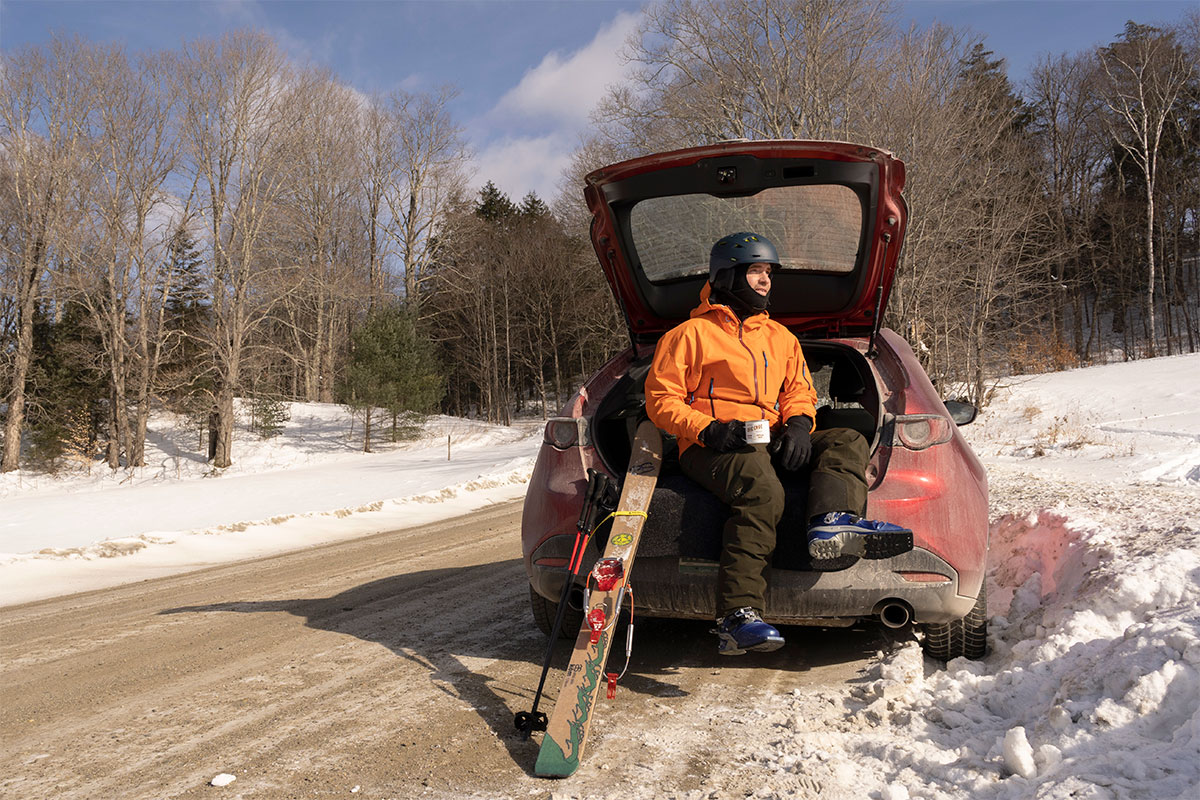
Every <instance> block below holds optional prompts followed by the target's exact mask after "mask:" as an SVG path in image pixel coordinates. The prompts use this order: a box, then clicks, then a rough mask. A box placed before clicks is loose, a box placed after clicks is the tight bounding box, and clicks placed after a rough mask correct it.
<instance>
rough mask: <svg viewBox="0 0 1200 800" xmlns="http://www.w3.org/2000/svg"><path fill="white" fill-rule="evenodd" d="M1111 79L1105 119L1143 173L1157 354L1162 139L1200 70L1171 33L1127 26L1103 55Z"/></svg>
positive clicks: (1149, 309) (1150, 313)
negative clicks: (1158, 192)
mask: <svg viewBox="0 0 1200 800" xmlns="http://www.w3.org/2000/svg"><path fill="white" fill-rule="evenodd" d="M1098 58H1099V62H1100V67H1101V69H1102V70H1103V72H1104V75H1105V76H1106V77H1107V81H1106V83H1105V86H1104V88H1103V93H1104V102H1105V105H1106V107H1107V110H1108V114H1107V115H1106V120H1107V121H1108V125H1109V129H1110V131H1111V133H1112V136H1113V139H1115V140H1116V142H1117V143H1118V144H1119V145H1120V147H1121V148H1122V149H1123V150H1124V151H1125V153H1126V154H1127V155H1128V156H1129V158H1130V159H1132V160H1133V162H1134V163H1135V164H1136V165H1137V167H1138V169H1139V170H1140V171H1141V174H1142V179H1143V188H1144V189H1145V192H1146V219H1145V229H1144V231H1145V237H1146V242H1145V246H1146V315H1147V320H1148V324H1149V344H1150V355H1154V353H1155V341H1156V338H1157V336H1158V329H1157V325H1156V322H1155V306H1154V289H1155V280H1156V270H1157V262H1156V260H1155V242H1156V239H1157V231H1156V230H1155V193H1156V192H1155V190H1156V186H1157V184H1158V166H1159V154H1160V151H1161V149H1162V145H1163V137H1164V135H1165V133H1166V131H1167V127H1168V126H1169V125H1170V124H1171V120H1172V115H1173V114H1174V113H1175V112H1176V106H1177V104H1178V102H1179V99H1180V95H1181V93H1182V92H1183V91H1184V88H1185V87H1186V86H1187V84H1188V81H1189V79H1192V78H1193V77H1194V73H1195V70H1196V69H1197V67H1196V65H1195V64H1194V63H1189V60H1188V59H1187V57H1186V53H1185V51H1184V49H1183V48H1182V47H1180V46H1179V44H1178V43H1177V42H1176V40H1175V34H1174V33H1173V32H1172V31H1164V30H1160V29H1158V28H1151V27H1147V26H1143V25H1137V24H1135V23H1132V22H1130V23H1128V24H1127V25H1126V26H1125V32H1124V33H1123V34H1122V35H1121V38H1120V40H1119V41H1117V42H1114V43H1113V44H1111V45H1109V46H1108V47H1104V48H1101V49H1100V50H1099V52H1098Z"/></svg>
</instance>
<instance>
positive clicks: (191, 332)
mask: <svg viewBox="0 0 1200 800" xmlns="http://www.w3.org/2000/svg"><path fill="white" fill-rule="evenodd" d="M204 268H205V262H204V258H203V257H202V256H201V255H200V251H199V249H198V248H197V246H196V240H195V239H194V238H193V237H192V235H191V234H190V233H189V232H188V230H187V228H186V227H184V226H182V225H181V226H180V227H179V228H178V230H176V231H175V234H174V235H173V236H172V237H171V241H170V243H169V244H168V246H167V254H166V269H164V270H162V275H163V279H162V285H161V286H160V287H159V292H160V300H161V302H162V304H163V311H164V319H163V325H164V327H165V328H166V330H167V331H168V332H169V338H168V340H167V343H168V347H169V351H168V353H167V355H166V357H165V358H164V359H163V365H162V369H161V375H162V377H163V384H164V385H162V386H160V387H159V389H160V390H161V392H162V395H163V396H164V397H166V398H168V401H169V403H170V404H171V405H172V406H173V407H174V408H175V409H176V410H178V411H182V412H184V413H188V414H191V415H193V416H194V417H196V419H197V423H198V424H203V423H205V422H206V421H207V417H208V410H209V406H210V405H211V397H210V393H209V391H208V390H209V389H211V383H212V381H211V377H210V375H209V374H208V372H207V369H206V365H205V364H204V363H203V361H204V345H203V343H202V333H203V331H204V329H205V328H206V327H207V326H208V324H209V322H210V318H211V313H210V312H211V309H210V306H209V301H208V296H209V293H208V290H207V287H206V286H205V282H206V280H207V276H206V275H205V271H204Z"/></svg>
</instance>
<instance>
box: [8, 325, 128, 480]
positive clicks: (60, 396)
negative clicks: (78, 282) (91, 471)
mask: <svg viewBox="0 0 1200 800" xmlns="http://www.w3.org/2000/svg"><path fill="white" fill-rule="evenodd" d="M86 320H87V312H86V311H85V310H84V309H83V308H82V307H81V306H79V305H78V304H76V303H67V304H66V306H65V307H64V309H63V311H62V314H61V315H60V318H59V320H58V322H57V323H55V322H53V321H52V320H51V319H50V317H49V316H48V315H47V314H46V313H45V312H44V311H43V310H39V312H38V314H37V318H36V320H35V323H34V360H33V363H32V365H31V368H30V372H29V378H28V389H27V392H28V394H27V397H28V402H29V405H28V409H27V417H26V419H27V423H28V426H29V434H30V442H31V444H32V449H31V452H30V456H31V458H32V460H33V462H34V463H35V464H38V465H40V466H43V467H45V468H47V469H51V470H53V469H55V468H57V466H58V465H59V464H60V463H61V461H62V460H64V459H65V460H69V461H75V462H78V463H80V464H83V465H85V466H90V464H91V462H92V458H93V456H94V455H95V454H96V453H97V452H98V451H97V447H98V444H97V442H98V440H99V436H100V433H101V430H102V426H103V422H104V419H105V411H104V408H105V404H106V403H107V402H108V398H107V397H106V395H107V391H108V388H107V383H106V382H105V381H103V380H98V379H97V378H98V374H97V371H96V369H95V367H94V365H95V364H96V363H97V361H96V358H95V355H96V354H97V353H98V352H99V351H100V349H101V347H100V343H99V341H98V339H97V337H96V335H95V332H94V331H92V330H91V329H89V328H88V327H87V324H86Z"/></svg>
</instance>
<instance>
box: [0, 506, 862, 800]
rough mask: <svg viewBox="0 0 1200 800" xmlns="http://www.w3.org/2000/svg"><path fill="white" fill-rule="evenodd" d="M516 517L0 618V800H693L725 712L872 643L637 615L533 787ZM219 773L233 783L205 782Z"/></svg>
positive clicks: (514, 513) (710, 767)
mask: <svg viewBox="0 0 1200 800" xmlns="http://www.w3.org/2000/svg"><path fill="white" fill-rule="evenodd" d="M519 524H520V504H519V503H511V504H506V505H502V506H496V507H494V508H491V509H488V510H485V511H482V512H476V513H474V514H473V515H471V516H469V517H464V518H461V519H456V520H450V521H446V522H442V523H438V524H434V525H429V526H425V527H421V528H414V529H409V530H402V531H395V532H390V533H385V534H379V535H376V536H372V537H369V538H364V539H359V540H356V541H352V542H348V543H342V544H337V545H333V546H327V547H321V548H317V549H311V550H306V551H302V552H298V553H292V554H288V555H284V556H279V557H274V558H267V559H263V560H259V561H252V562H244V563H241V564H236V565H233V566H224V567H219V568H213V569H210V570H206V571H200V572H193V573H189V574H187V575H182V576H177V577H172V578H165V579H160V580H155V581H147V582H144V583H139V584H134V585H129V586H123V587H118V588H115V589H108V590H104V591H99V592H93V593H88V594H83V595H75V596H71V597H66V598H60V599H55V600H49V601H44V602H39V603H35V604H30V605H25V606H17V607H11V608H5V609H0V692H2V693H3V702H2V703H0V796H2V797H5V798H12V800H27V799H28V800H40V799H41V798H47V799H49V798H54V799H55V800H69V799H71V798H126V799H131V800H133V799H137V798H177V797H183V798H193V797H196V798H200V797H203V798H216V797H221V798H310V797H312V798H326V797H345V798H351V797H353V798H407V797H435V798H440V797H455V798H460V797H530V796H533V797H546V796H548V795H549V794H551V793H552V792H553V793H554V796H555V797H569V796H579V797H587V796H592V795H611V796H620V795H622V794H624V795H625V796H632V795H634V794H641V795H645V794H646V792H647V791H648V790H652V791H653V793H654V794H658V795H660V796H662V795H668V794H672V793H674V794H686V793H688V792H689V791H691V790H698V788H699V787H704V786H705V776H707V775H709V774H710V773H712V772H713V771H714V770H718V769H722V768H723V767H724V766H725V765H727V764H728V763H729V761H730V760H731V758H733V754H731V753H730V752H729V749H728V742H727V738H726V736H725V732H726V731H727V730H728V729H729V727H730V726H731V725H736V724H737V722H738V717H739V715H744V714H747V713H750V714H753V713H754V709H755V708H756V707H757V706H758V705H759V704H762V703H769V702H770V698H771V697H772V696H773V695H776V694H778V693H782V692H787V691H789V690H791V689H793V688H798V687H806V686H812V685H817V684H839V683H843V682H853V681H854V680H855V679H856V676H857V675H858V673H859V671H860V669H861V667H862V664H863V659H865V658H867V657H869V656H870V655H871V654H873V653H874V652H875V651H876V650H877V649H878V648H879V647H880V646H881V644H882V640H881V639H880V638H879V637H880V634H879V633H878V632H874V631H870V632H854V631H844V632H836V631H835V632H816V631H809V630H806V629H784V633H785V635H786V636H787V637H788V640H789V644H788V646H787V647H785V648H784V649H782V650H780V651H778V652H776V653H772V654H767V655H758V656H754V657H743V658H737V659H729V658H718V656H717V655H716V648H715V641H714V639H713V637H712V636H710V635H709V634H708V633H707V628H708V627H709V625H707V624H705V623H690V622H668V621H657V620H652V621H647V622H646V624H644V625H638V627H637V631H636V635H637V638H636V642H635V649H634V659H633V664H632V666H631V667H630V673H629V675H627V676H626V678H625V679H624V681H623V682H622V686H621V688H620V690H619V691H618V695H617V699H616V700H613V701H610V700H605V699H603V698H602V699H601V700H600V705H599V709H598V716H597V718H596V719H597V721H596V724H595V725H594V727H593V729H592V739H591V744H590V747H589V752H588V755H587V757H586V759H585V762H584V765H583V767H581V769H580V771H579V773H578V774H577V775H576V776H574V777H572V778H570V779H568V780H566V781H559V782H548V781H545V780H543V779H539V778H536V777H534V776H532V774H531V769H532V765H533V763H534V760H535V757H536V751H537V744H536V741H537V739H536V737H535V739H534V741H526V740H523V739H522V738H521V737H520V735H519V734H517V733H516V732H515V731H514V730H513V723H512V718H513V714H514V712H516V711H518V710H523V709H528V708H529V705H530V703H531V700H532V697H533V690H534V689H535V688H536V686H537V679H538V674H539V669H540V662H541V655H542V652H543V648H544V643H545V640H544V638H543V637H542V635H541V634H540V633H538V632H537V630H536V629H535V628H534V626H533V622H532V620H531V618H530V616H529V609H528V599H527V584H526V580H525V573H524V570H523V568H522V566H521V562H520V554H519V536H518V529H519ZM568 650H569V645H567V644H566V643H564V644H563V645H561V646H560V648H559V652H558V653H557V654H556V661H555V666H556V670H555V671H554V672H552V673H551V676H550V679H549V680H548V682H547V688H548V694H549V697H548V700H547V702H546V703H545V704H544V705H543V709H545V710H549V708H550V706H551V705H552V700H553V697H554V695H555V694H556V692H557V686H558V680H559V677H558V676H559V675H560V674H561V673H560V672H559V671H558V670H560V669H561V668H562V666H563V665H564V664H565V662H566V658H567V656H568ZM218 773H230V774H233V775H235V776H236V778H237V779H236V781H235V782H234V783H232V784H231V785H229V786H226V787H224V788H217V787H213V786H210V785H208V784H209V781H210V780H211V779H212V778H213V777H214V776H215V775H217V774H218ZM751 780H753V779H751ZM704 794H705V795H707V791H705V792H704Z"/></svg>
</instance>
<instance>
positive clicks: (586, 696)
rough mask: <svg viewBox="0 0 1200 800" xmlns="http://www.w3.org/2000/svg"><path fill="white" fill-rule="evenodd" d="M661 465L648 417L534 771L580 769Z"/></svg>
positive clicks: (658, 439)
mask: <svg viewBox="0 0 1200 800" xmlns="http://www.w3.org/2000/svg"><path fill="white" fill-rule="evenodd" d="M661 466H662V436H661V434H660V433H659V432H658V429H657V428H656V427H654V424H653V423H652V422H650V421H649V420H643V421H642V423H641V424H640V425H638V429H637V434H636V435H635V437H634V440H633V452H632V454H631V455H630V457H629V469H628V471H627V472H626V473H625V481H624V484H623V485H622V486H621V500H620V502H619V503H618V505H617V510H616V511H614V512H613V513H612V517H613V524H612V529H611V530H610V532H609V536H608V544H607V545H606V546H605V548H604V555H603V557H602V558H601V559H600V560H599V561H597V562H596V566H595V567H594V568H593V569H592V573H591V575H589V577H588V588H589V589H590V592H589V593H587V594H586V597H587V598H588V599H587V602H586V603H585V614H584V623H583V625H582V626H581V627H580V629H579V636H577V637H576V639H575V649H574V650H573V651H572V652H571V661H570V663H569V664H568V665H567V673H566V676H565V678H564V679H563V685H562V689H561V690H560V691H559V693H558V699H557V700H556V701H555V703H554V711H553V712H551V714H550V719H549V721H548V722H547V725H546V733H545V735H544V736H543V737H542V745H541V749H540V750H539V751H538V757H537V763H536V764H535V765H534V772H535V773H536V774H538V775H540V776H542V777H545V778H565V777H567V776H569V775H572V774H574V772H575V770H576V769H578V768H579V760H580V758H582V756H583V748H584V745H585V744H586V743H587V736H588V730H589V728H590V727H591V721H592V711H593V710H594V709H595V707H596V694H597V693H598V692H599V690H600V684H601V683H603V682H604V678H605V675H604V666H605V663H606V662H607V661H608V653H609V651H610V650H611V649H612V637H613V633H614V631H615V628H616V624H617V617H618V616H619V615H620V612H621V604H622V602H623V601H624V598H625V590H626V582H627V579H628V577H629V573H630V571H631V570H632V568H633V557H634V554H635V552H636V551H637V546H638V541H639V540H640V538H641V535H642V524H643V523H644V522H645V521H646V509H648V508H649V507H650V498H651V496H652V495H653V494H654V486H655V484H656V483H657V482H658V472H659V468H660V467H661Z"/></svg>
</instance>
